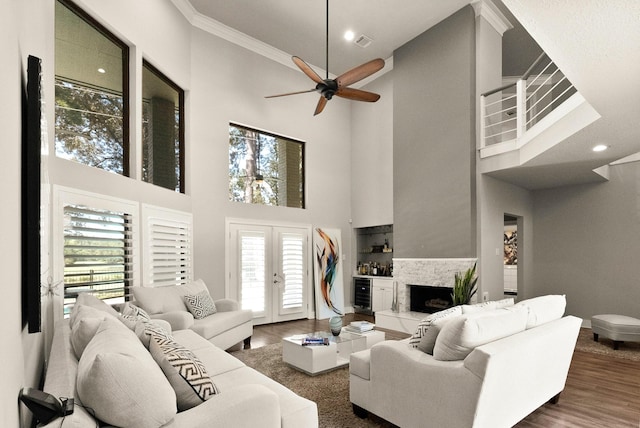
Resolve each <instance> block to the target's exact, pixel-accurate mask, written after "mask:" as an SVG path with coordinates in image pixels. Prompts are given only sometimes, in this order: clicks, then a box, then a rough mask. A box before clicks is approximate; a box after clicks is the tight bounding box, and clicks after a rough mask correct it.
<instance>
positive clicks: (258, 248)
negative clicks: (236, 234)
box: [240, 230, 266, 313]
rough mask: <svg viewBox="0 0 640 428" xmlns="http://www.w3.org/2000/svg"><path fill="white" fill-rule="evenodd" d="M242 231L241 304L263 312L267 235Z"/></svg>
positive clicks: (256, 311) (243, 307) (255, 311)
mask: <svg viewBox="0 0 640 428" xmlns="http://www.w3.org/2000/svg"><path fill="white" fill-rule="evenodd" d="M240 233H241V236H240V272H241V275H242V280H241V284H242V288H241V290H240V305H241V307H242V309H251V310H253V311H254V313H261V312H263V311H264V310H265V268H266V266H265V263H266V260H265V257H266V248H265V245H266V242H265V235H264V233H263V232H260V231H248V230H247V231H241V232H240Z"/></svg>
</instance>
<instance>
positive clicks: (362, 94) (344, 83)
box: [265, 0, 384, 116]
mask: <svg viewBox="0 0 640 428" xmlns="http://www.w3.org/2000/svg"><path fill="white" fill-rule="evenodd" d="M326 35H327V40H326V43H327V44H326V67H325V69H326V72H327V77H326V78H325V79H323V78H321V77H320V76H318V74H317V73H316V72H315V71H313V69H312V68H311V67H310V66H309V65H308V64H307V63H306V62H304V61H303V60H302V59H301V58H300V57H297V56H293V57H291V59H292V60H293V62H294V63H295V65H297V66H298V68H299V69H300V70H302V72H303V73H304V74H306V75H307V76H308V77H309V78H310V79H311V80H313V81H314V82H315V83H316V86H315V88H313V89H309V90H305V91H297V92H289V93H286V94H279V95H269V96H267V97H265V98H276V97H286V96H289V95H296V94H305V93H308V92H314V91H316V92H318V93H320V99H319V100H318V105H317V106H316V110H315V112H314V113H313V115H314V116H315V115H317V114H319V113H321V112H322V110H323V109H324V107H325V106H326V105H327V101H329V100H330V99H331V98H332V97H333V96H334V95H337V96H339V97H342V98H347V99H349V100H355V101H367V102H376V101H378V100H379V99H380V95H378V94H374V93H373V92H368V91H363V90H361V89H355V88H349V87H348V86H349V85H352V84H354V83H356V82H359V81H360V80H362V79H364V78H366V77H369V76H370V75H372V74H374V73H376V72H377V71H380V70H381V69H382V68H383V67H384V60H383V59H381V58H377V59H374V60H371V61H369V62H366V63H364V64H361V65H359V66H357V67H355V68H353V69H351V70H349V71H347V72H345V73H343V74H341V75H340V76H338V77H336V78H335V79H329V0H327V33H326Z"/></svg>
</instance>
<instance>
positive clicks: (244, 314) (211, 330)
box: [191, 311, 252, 339]
mask: <svg viewBox="0 0 640 428" xmlns="http://www.w3.org/2000/svg"><path fill="white" fill-rule="evenodd" d="M251 320H252V312H251V311H233V312H216V313H215V314H213V315H209V316H208V317H206V318H203V319H200V320H194V322H193V325H192V326H191V330H193V331H195V332H196V333H198V334H199V335H200V336H202V337H204V338H205V339H210V338H212V337H214V336H218V335H219V334H220V333H224V332H225V331H227V330H230V329H232V328H235V327H237V326H239V325H240V324H243V323H246V322H251Z"/></svg>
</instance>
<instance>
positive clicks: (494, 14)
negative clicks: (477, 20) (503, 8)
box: [471, 0, 513, 36]
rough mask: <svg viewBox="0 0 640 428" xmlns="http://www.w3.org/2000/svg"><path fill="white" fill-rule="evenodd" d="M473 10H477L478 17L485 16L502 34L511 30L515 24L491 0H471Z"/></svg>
mask: <svg viewBox="0 0 640 428" xmlns="http://www.w3.org/2000/svg"><path fill="white" fill-rule="evenodd" d="M471 6H473V10H475V12H476V17H478V16H481V17H483V18H484V19H485V20H486V21H487V22H488V23H489V24H491V26H492V27H493V28H494V29H495V30H496V31H497V32H498V34H500V36H502V35H503V34H504V32H505V31H507V30H511V29H512V28H513V25H512V24H511V22H509V20H508V19H507V17H506V16H504V14H503V13H502V12H500V9H498V7H497V6H496V5H495V4H493V2H492V1H491V0H479V1H474V2H471Z"/></svg>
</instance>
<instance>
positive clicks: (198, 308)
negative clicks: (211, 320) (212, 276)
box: [184, 291, 218, 320]
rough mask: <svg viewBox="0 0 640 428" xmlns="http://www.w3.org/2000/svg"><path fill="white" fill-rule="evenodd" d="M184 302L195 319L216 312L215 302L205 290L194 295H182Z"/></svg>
mask: <svg viewBox="0 0 640 428" xmlns="http://www.w3.org/2000/svg"><path fill="white" fill-rule="evenodd" d="M184 302H185V304H186V305H187V309H189V312H191V313H192V314H193V317H194V318H195V319H197V320H199V319H202V318H204V317H207V316H209V315H212V314H215V313H216V312H218V309H217V308H216V304H215V303H214V302H213V299H211V296H210V295H209V293H207V292H206V291H203V292H201V293H198V294H196V295H190V294H187V295H186V296H184Z"/></svg>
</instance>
